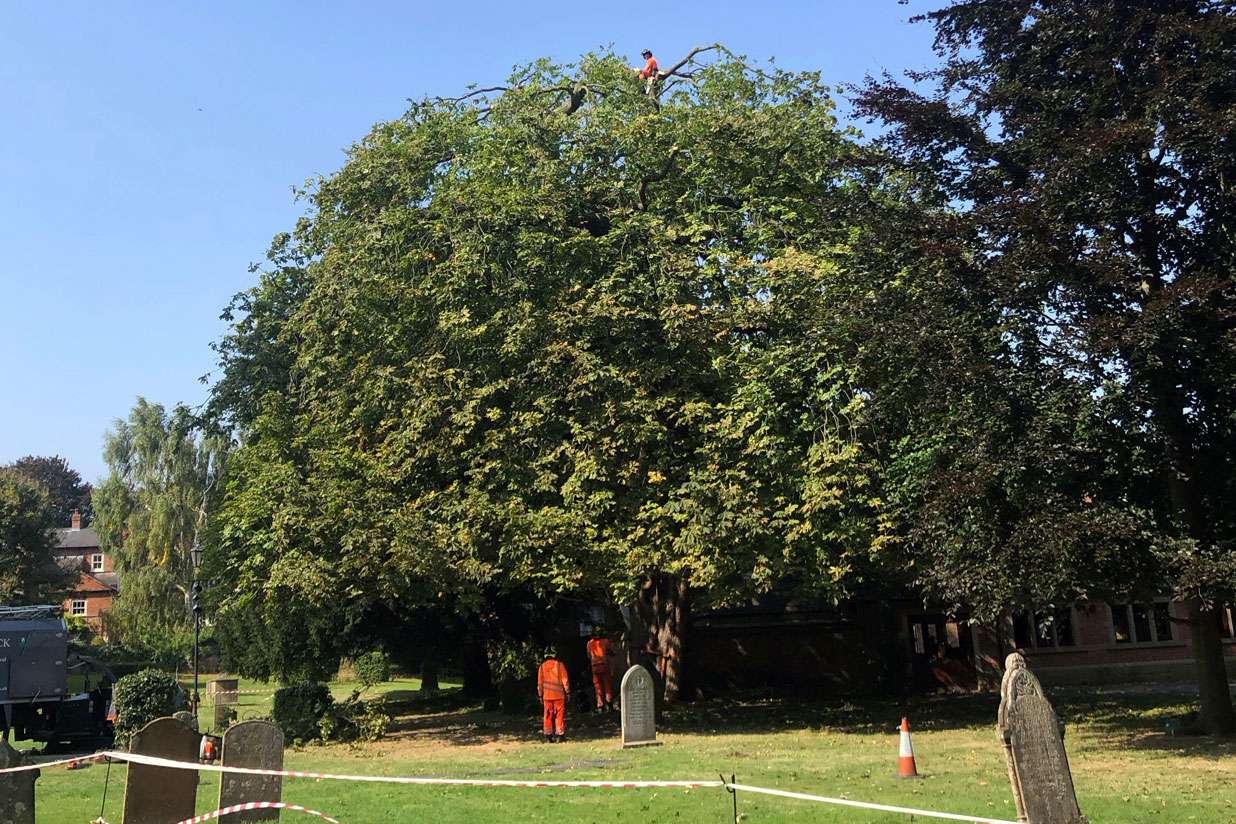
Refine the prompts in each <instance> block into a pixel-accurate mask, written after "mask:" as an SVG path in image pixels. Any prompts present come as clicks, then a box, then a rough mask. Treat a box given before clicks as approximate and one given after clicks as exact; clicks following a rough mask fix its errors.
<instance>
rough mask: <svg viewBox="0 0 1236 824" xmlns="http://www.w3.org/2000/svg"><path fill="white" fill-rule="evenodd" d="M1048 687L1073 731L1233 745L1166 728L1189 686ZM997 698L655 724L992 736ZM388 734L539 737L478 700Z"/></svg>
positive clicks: (756, 702)
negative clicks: (904, 727)
mask: <svg viewBox="0 0 1236 824" xmlns="http://www.w3.org/2000/svg"><path fill="white" fill-rule="evenodd" d="M1048 697H1049V698H1050V699H1051V700H1052V703H1053V705H1054V706H1055V708H1056V712H1057V713H1058V714H1059V715H1060V717H1061V719H1062V720H1063V721H1064V722H1065V725H1066V727H1067V729H1069V730H1070V731H1071V735H1086V736H1092V737H1098V738H1101V739H1103V740H1104V742H1105V743H1104V749H1111V750H1121V749H1129V750H1161V751H1164V752H1170V753H1172V754H1173V755H1180V756H1192V757H1197V758H1203V759H1218V758H1228V757H1231V756H1232V755H1233V754H1236V741H1232V740H1227V739H1221V738H1214V737H1209V736H1188V735H1171V734H1169V732H1168V731H1167V728H1166V727H1167V721H1168V719H1170V718H1178V717H1180V716H1182V715H1184V714H1185V713H1187V712H1189V711H1190V710H1191V709H1192V706H1191V697H1190V696H1189V695H1188V694H1187V693H1182V692H1162V693H1159V692H1150V691H1145V692H1137V693H1124V692H1118V691H1116V690H1113V689H1110V688H1108V689H1105V690H1095V689H1082V688H1061V689H1059V690H1051V689H1049V690H1048ZM999 704H1000V699H999V696H998V695H995V694H992V693H964V694H940V695H920V696H909V697H901V698H892V697H888V698H880V697H865V698H862V699H857V698H851V699H844V698H834V699H830V700H822V699H820V698H819V697H818V696H815V695H811V694H806V693H804V694H798V695H786V694H782V695H769V694H766V693H746V694H734V695H729V696H725V697H718V698H713V699H709V700H701V701H696V702H693V703H688V704H679V705H676V706H673V707H670V708H668V709H667V710H666V712H665V715H664V718H663V719H662V721H661V723H660V724H659V725H658V728H659V729H660V730H662V731H664V732H669V733H678V734H687V735H691V734H696V735H707V734H710V733H724V734H733V735H761V734H773V733H780V732H795V731H804V730H818V731H829V732H837V733H846V734H851V735H888V734H889V733H890V732H891V731H893V730H894V729H895V728H896V727H897V725H898V724H899V723H900V721H901V718H902V717H903V716H905V717H908V718H909V719H910V724H911V729H913V730H918V731H928V730H932V731H935V730H964V729H969V730H974V729H988V730H990V731H991V733H992V735H993V736H994V734H995V727H996V716H997V712H998V710H999ZM618 719H619V716H618V715H617V714H616V713H615V714H609V713H606V714H597V713H591V712H590V713H579V712H576V713H572V714H571V715H569V716H568V727H567V733H568V738H569V739H571V740H575V741H602V740H604V741H613V740H614V739H615V738H617V737H618V735H619V720H618ZM391 734H392V736H394V737H396V738H398V737H403V736H416V737H425V738H428V739H430V740H438V741H441V743H442V744H444V745H461V746H469V745H478V744H489V743H499V742H510V741H524V742H537V741H541V740H542V737H543V736H542V734H541V731H540V718H539V716H536V715H532V714H528V715H516V716H511V715H506V714H503V713H500V712H486V711H483V710H482V709H481V708H480V707H479V706H478V705H476V704H472V705H468V706H456V707H452V708H441V709H440V711H438V712H427V711H423V710H422V711H419V712H418V711H412V712H409V713H400V714H399V715H398V716H397V717H396V719H395V721H394V722H393V723H392V725H391Z"/></svg>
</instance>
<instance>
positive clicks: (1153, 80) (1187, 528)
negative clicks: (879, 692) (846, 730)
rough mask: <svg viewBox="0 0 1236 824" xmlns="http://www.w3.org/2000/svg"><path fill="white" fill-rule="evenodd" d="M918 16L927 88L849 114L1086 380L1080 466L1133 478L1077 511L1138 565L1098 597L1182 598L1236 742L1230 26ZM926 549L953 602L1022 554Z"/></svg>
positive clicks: (1036, 12) (867, 96)
mask: <svg viewBox="0 0 1236 824" xmlns="http://www.w3.org/2000/svg"><path fill="white" fill-rule="evenodd" d="M926 19H927V20H929V21H930V22H931V23H933V24H934V25H935V27H936V32H937V40H936V44H937V48H938V51H939V52H940V54H941V55H942V57H943V58H944V64H943V66H942V68H940V69H938V70H936V71H933V72H928V73H925V74H921V75H915V76H913V78H912V79H913V80H915V81H917V82H918V83H919V84H923V85H932V86H934V89H933V90H932V91H929V92H921V91H918V90H917V89H921V88H922V87H923V85H919V86H916V87H913V88H910V87H903V86H901V85H899V84H898V83H896V82H895V81H893V80H892V79H890V78H887V77H886V78H884V79H883V80H873V81H870V82H869V83H868V84H867V85H866V86H865V88H864V89H862V90H861V94H860V97H859V106H860V111H862V112H864V113H866V114H869V115H871V116H873V117H876V118H879V119H881V120H883V121H884V122H886V123H887V124H888V125H889V126H890V131H889V133H888V138H887V143H888V144H889V145H890V146H892V147H894V148H895V149H896V150H897V151H898V152H899V153H901V154H902V155H903V156H904V157H905V158H906V159H907V161H908V162H909V163H911V164H913V165H914V166H915V167H916V168H917V169H918V170H920V171H924V170H925V171H927V172H929V173H931V174H933V175H935V177H936V179H937V180H938V181H939V184H940V186H941V191H942V193H943V195H944V197H945V198H946V199H947V201H948V202H951V203H952V204H954V205H956V206H957V207H958V208H959V209H960V210H961V212H962V215H961V220H960V221H959V223H958V224H957V226H958V235H959V236H962V237H964V238H965V239H966V241H967V242H968V243H970V244H972V246H973V248H974V249H975V253H974V255H973V260H972V262H973V266H974V267H975V268H976V269H977V270H978V271H980V272H981V274H982V278H983V282H984V283H987V284H989V285H990V287H991V289H992V295H993V300H994V305H996V306H998V307H999V309H1000V312H1001V315H1002V316H1003V317H1004V318H1006V319H1007V320H1008V321H1009V323H1010V324H1011V327H1012V328H1015V329H1021V330H1026V329H1032V330H1033V331H1034V334H1033V335H1029V336H1027V335H1018V334H1016V333H1015V332H1014V333H1012V334H1009V335H1006V341H1007V343H1008V344H1009V345H1010V346H1012V347H1013V350H1012V351H1013V353H1014V357H1015V358H1017V359H1018V360H1021V359H1023V358H1026V357H1030V358H1032V359H1033V360H1037V361H1039V362H1040V363H1042V364H1043V365H1044V366H1046V367H1047V368H1049V369H1050V371H1051V373H1052V374H1054V375H1056V376H1057V378H1056V381H1057V384H1058V385H1059V386H1061V387H1067V385H1068V384H1069V383H1073V384H1076V385H1077V386H1080V387H1082V388H1083V390H1084V392H1083V393H1081V394H1080V395H1078V394H1077V393H1075V392H1074V393H1071V394H1073V396H1074V398H1075V399H1074V400H1073V401H1070V404H1072V406H1073V408H1074V409H1076V410H1077V411H1078V417H1077V418H1076V419H1077V420H1091V421H1096V424H1095V425H1094V426H1087V429H1088V430H1089V432H1090V434H1091V435H1093V436H1094V437H1095V439H1096V440H1095V443H1096V444H1100V446H1099V447H1098V448H1097V450H1096V451H1094V452H1092V453H1091V456H1090V458H1089V459H1088V460H1089V461H1090V462H1091V463H1099V464H1103V465H1104V468H1103V471H1102V472H1100V473H1099V474H1101V475H1105V476H1106V477H1109V478H1110V477H1117V478H1120V479H1122V480H1123V483H1120V484H1112V483H1096V484H1094V485H1093V486H1092V487H1091V488H1090V489H1088V490H1086V491H1085V495H1084V497H1083V500H1085V501H1087V502H1094V503H1096V504H1098V505H1101V506H1104V507H1109V508H1110V509H1111V510H1112V511H1119V512H1121V513H1123V516H1121V517H1122V518H1123V521H1122V522H1123V523H1124V526H1122V527H1120V529H1119V530H1117V532H1119V533H1120V534H1119V536H1118V537H1121V538H1124V539H1127V540H1124V541H1123V542H1122V543H1123V549H1122V551H1124V552H1128V553H1130V554H1129V555H1127V556H1126V557H1125V559H1124V563H1123V566H1124V567H1125V569H1126V570H1128V572H1126V574H1124V575H1122V576H1119V577H1117V578H1115V579H1112V580H1110V584H1111V586H1109V587H1106V589H1107V590H1109V591H1110V592H1118V591H1119V590H1120V589H1124V590H1125V594H1131V595H1147V594H1148V593H1147V592H1146V591H1145V590H1144V589H1142V590H1140V591H1139V589H1140V588H1139V586H1138V584H1139V582H1140V581H1144V580H1147V579H1149V580H1156V581H1157V582H1158V584H1159V586H1160V587H1162V586H1167V587H1169V588H1172V589H1173V590H1174V593H1175V595H1176V596H1177V597H1179V598H1182V599H1183V600H1184V601H1185V602H1186V603H1187V604H1188V612H1189V614H1188V618H1187V620H1188V622H1189V626H1190V630H1191V637H1192V639H1193V641H1192V643H1193V650H1194V657H1195V660H1196V662H1197V666H1198V673H1199V681H1200V684H1201V703H1202V718H1203V721H1204V723H1205V725H1206V726H1207V728H1208V729H1211V730H1213V731H1217V732H1224V733H1231V732H1233V731H1236V719H1234V717H1233V713H1232V705H1231V699H1230V695H1229V692H1228V687H1227V678H1226V673H1225V670H1224V661H1223V651H1222V648H1221V645H1220V641H1219V636H1218V622H1217V620H1216V614H1215V612H1214V606H1215V604H1216V602H1221V601H1222V600H1224V599H1230V598H1231V597H1232V593H1233V591H1234V590H1236V559H1234V554H1233V550H1234V548H1236V515H1234V513H1236V510H1234V509H1233V507H1232V506H1231V501H1232V500H1233V495H1234V494H1236V464H1234V463H1233V461H1232V459H1231V456H1232V455H1233V454H1236V453H1234V449H1236V383H1234V382H1233V381H1232V380H1231V375H1232V374H1234V370H1236V317H1234V311H1233V310H1234V309H1236V293H1234V288H1236V284H1234V283H1233V278H1234V273H1236V245H1234V244H1236V238H1234V237H1233V230H1234V229H1236V226H1234V225H1233V224H1234V222H1236V209H1234V208H1233V207H1234V206H1236V203H1234V201H1233V185H1234V184H1233V181H1234V180H1236V59H1234V58H1233V54H1234V53H1236V13H1234V11H1233V7H1232V4H1231V3H1230V2H1217V1H1212V0H1163V1H1162V2H1154V3H1149V2H1120V3H1117V2H1107V1H1106V0H1103V1H1100V0H1084V1H1083V0H1074V1H1073V2H1047V1H1046V0H967V1H966V2H957V3H954V4H952V5H950V6H948V7H947V8H944V9H942V10H939V11H936V12H932V13H930V14H928V15H926ZM1045 386H1046V385H1045ZM1078 404H1081V405H1082V407H1084V409H1083V408H1082V407H1078V406H1077V405H1078ZM1061 409H1062V411H1064V410H1067V409H1068V406H1067V405H1066V406H1064V407H1061ZM1096 415H1097V418H1096V417H1095V416H1096ZM1061 423H1065V424H1067V423H1068V421H1067V420H1062V421H1061ZM1067 432H1068V427H1067V426H1064V427H1060V426H1057V431H1056V432H1055V433H1054V434H1053V433H1048V434H1049V438H1048V440H1047V441H1045V442H1044V446H1050V444H1051V443H1064V444H1067V439H1065V440H1063V441H1062V440H1061V436H1065V435H1067ZM1011 443H1021V444H1025V443H1027V440H1026V438H1025V437H1022V436H1019V437H1017V438H1015V439H1013V441H1011ZM980 466H981V464H975V465H974V466H973V467H972V469H974V470H978V469H979V468H980ZM1048 522H1050V518H1048V519H1046V520H1045V523H1048ZM1062 523H1067V519H1065V520H1064V521H1062ZM1079 537H1080V536H1079ZM1100 539H1101V536H1098V535H1095V536H1092V537H1087V538H1086V539H1085V540H1084V541H1082V543H1083V544H1086V543H1090V542H1093V541H1094V540H1100ZM929 543H930V544H931V545H932V546H933V548H934V550H935V554H934V557H935V559H936V568H937V570H938V571H940V573H941V574H940V575H939V576H938V577H937V578H936V579H935V581H934V584H935V586H936V589H937V591H940V592H943V593H945V594H949V595H952V596H954V597H974V596H975V593H973V592H969V591H968V590H967V589H966V586H965V581H967V580H976V579H979V578H982V579H985V580H991V579H992V577H993V575H994V577H995V578H996V579H999V578H1000V577H1005V578H1012V577H1014V576H1015V573H1016V572H1018V571H1019V570H1016V569H1015V567H1013V566H1011V564H1013V563H1014V562H1015V561H1016V559H1015V558H1014V557H1012V556H1008V555H997V556H991V555H988V556H979V555H975V556H973V557H965V556H964V548H963V547H962V546H961V545H960V544H949V543H948V542H947V541H940V540H930V541H929ZM1146 550H1150V551H1152V552H1153V556H1152V557H1151V556H1148V554H1147V552H1146ZM1088 557H1089V555H1088V553H1087V552H1084V551H1083V552H1075V553H1072V554H1070V553H1069V552H1067V551H1066V549H1065V548H1063V546H1062V547H1061V550H1060V556H1059V558H1060V559H1061V560H1063V563H1064V564H1065V565H1066V566H1069V565H1071V566H1072V568H1073V569H1072V574H1070V575H1067V576H1064V577H1065V578H1067V579H1068V581H1067V582H1066V580H1064V579H1062V580H1061V581H1060V583H1061V589H1062V590H1067V589H1068V588H1069V587H1075V586H1076V584H1077V582H1079V581H1089V582H1091V583H1092V584H1093V585H1094V586H1095V587H1096V589H1094V590H1092V591H1093V592H1098V591H1100V589H1099V588H1101V582H1100V581H1097V580H1095V579H1096V578H1097V576H1095V574H1094V572H1095V568H1093V567H1091V566H1089V565H1088V564H1087V562H1086V559H1087V558H1088ZM950 568H951V569H952V571H951V572H950V571H949V570H950ZM1138 573H1147V574H1138ZM1066 583H1067V585H1066ZM1007 594H1008V593H1007V591H1006V592H1000V591H999V589H998V588H997V590H996V591H993V592H987V593H984V594H983V597H989V598H995V599H999V598H1000V597H1002V596H1003V595H1007ZM1062 595H1065V596H1066V597H1067V593H1062Z"/></svg>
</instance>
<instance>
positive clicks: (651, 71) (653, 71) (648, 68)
mask: <svg viewBox="0 0 1236 824" xmlns="http://www.w3.org/2000/svg"><path fill="white" fill-rule="evenodd" d="M640 55H641V56H642V57H643V58H644V59H645V60H647V61H648V62H647V63H646V64H644V68H642V69H640V70H639V79H640V80H647V79H648V78H652V79H653V80H656V79H657V72H658V71H660V70H661V67H660V66H658V65H657V59H656V58H655V57H653V56H652V50H651V49H644V50H643V51H642V52H640Z"/></svg>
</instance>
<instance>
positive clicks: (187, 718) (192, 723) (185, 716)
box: [172, 710, 197, 730]
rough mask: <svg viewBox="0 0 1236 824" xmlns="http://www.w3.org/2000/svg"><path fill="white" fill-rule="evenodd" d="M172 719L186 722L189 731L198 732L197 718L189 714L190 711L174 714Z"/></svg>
mask: <svg viewBox="0 0 1236 824" xmlns="http://www.w3.org/2000/svg"><path fill="white" fill-rule="evenodd" d="M172 718H175V719H176V720H177V721H183V722H185V723H186V724H188V725H189V729H192V730H197V716H196V715H194V714H193V713H191V712H189V711H188V710H181V711H180V712H174V713H172Z"/></svg>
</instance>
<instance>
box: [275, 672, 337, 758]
mask: <svg viewBox="0 0 1236 824" xmlns="http://www.w3.org/2000/svg"><path fill="white" fill-rule="evenodd" d="M334 704H335V699H334V698H333V697H332V696H331V694H330V689H329V688H328V687H327V686H326V685H325V684H316V683H312V682H310V683H306V684H293V685H292V686H290V687H283V688H282V689H279V690H276V691H275V700H274V706H273V707H272V709H271V717H272V718H273V719H274V722H275V723H276V724H278V725H279V726H280V727H281V728H282V729H283V737H284V740H286V741H287V742H288V743H291V742H293V741H295V740H296V739H300V740H301V741H312V740H313V739H315V738H318V737H319V736H320V735H321V734H322V732H321V721H322V719H323V718H324V717H325V716H326V715H327V713H329V712H330V711H331V710H332V709H333V707H334Z"/></svg>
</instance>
